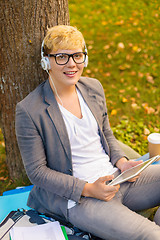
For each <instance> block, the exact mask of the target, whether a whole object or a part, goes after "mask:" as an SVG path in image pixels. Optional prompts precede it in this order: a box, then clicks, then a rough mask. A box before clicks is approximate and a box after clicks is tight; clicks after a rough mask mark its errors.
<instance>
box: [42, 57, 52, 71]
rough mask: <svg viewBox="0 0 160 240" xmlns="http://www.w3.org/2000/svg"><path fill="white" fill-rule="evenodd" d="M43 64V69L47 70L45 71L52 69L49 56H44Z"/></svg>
mask: <svg viewBox="0 0 160 240" xmlns="http://www.w3.org/2000/svg"><path fill="white" fill-rule="evenodd" d="M41 66H42V68H43V70H45V71H46V70H50V69H51V66H50V62H49V59H48V57H42V59H41Z"/></svg>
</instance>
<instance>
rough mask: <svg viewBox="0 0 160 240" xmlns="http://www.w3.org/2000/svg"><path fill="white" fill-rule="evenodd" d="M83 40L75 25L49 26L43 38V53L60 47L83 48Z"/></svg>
mask: <svg viewBox="0 0 160 240" xmlns="http://www.w3.org/2000/svg"><path fill="white" fill-rule="evenodd" d="M84 47H85V41H84V37H83V35H82V33H81V32H80V31H79V30H78V29H77V28H75V27H72V26H68V25H58V26H54V27H52V28H49V29H48V31H47V34H46V36H45V38H44V46H43V51H44V55H45V54H49V53H51V52H52V51H54V52H56V51H57V50H60V49H66V50H70V49H73V50H74V49H78V48H80V49H84Z"/></svg>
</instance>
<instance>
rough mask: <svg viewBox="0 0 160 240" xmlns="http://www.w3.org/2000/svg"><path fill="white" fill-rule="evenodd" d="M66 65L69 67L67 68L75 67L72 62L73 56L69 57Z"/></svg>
mask: <svg viewBox="0 0 160 240" xmlns="http://www.w3.org/2000/svg"><path fill="white" fill-rule="evenodd" d="M67 65H69V66H75V65H76V63H75V61H74V60H73V56H70V57H69V61H68V63H67Z"/></svg>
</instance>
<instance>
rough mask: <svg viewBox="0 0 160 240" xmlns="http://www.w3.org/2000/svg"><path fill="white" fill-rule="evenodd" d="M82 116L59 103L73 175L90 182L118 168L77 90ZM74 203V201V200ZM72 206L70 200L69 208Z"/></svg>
mask: <svg viewBox="0 0 160 240" xmlns="http://www.w3.org/2000/svg"><path fill="white" fill-rule="evenodd" d="M77 94H78V98H79V103H80V107H81V112H82V118H81V119H79V118H77V117H76V116H75V115H73V114H72V113H71V112H69V111H68V110H66V109H65V108H64V107H62V106H61V105H60V104H59V107H60V110H61V112H62V116H63V119H64V122H65V124H66V128H67V132H68V136H69V140H70V145H71V153H72V167H73V176H75V177H77V178H79V179H82V180H85V181H87V182H89V183H92V182H94V181H96V180H97V179H98V178H99V177H102V176H106V175H111V174H113V173H114V172H115V171H116V170H117V168H116V167H113V165H112V164H111V162H110V161H109V160H110V159H109V156H108V155H107V154H106V153H105V151H104V149H103V146H102V144H101V140H100V136H99V134H98V124H97V121H96V120H95V118H94V116H93V114H92V112H91V111H90V109H89V107H88V106H87V104H86V102H85V101H84V99H83V97H82V96H81V94H80V92H79V91H78V90H77ZM72 203H73V201H72ZM72 206H73V205H72V204H71V206H70V201H69V208H70V207H72Z"/></svg>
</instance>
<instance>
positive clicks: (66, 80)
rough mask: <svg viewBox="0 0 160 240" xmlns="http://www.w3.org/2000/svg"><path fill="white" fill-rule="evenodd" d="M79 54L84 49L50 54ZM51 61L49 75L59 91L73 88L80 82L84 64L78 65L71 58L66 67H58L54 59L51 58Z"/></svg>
mask: <svg viewBox="0 0 160 240" xmlns="http://www.w3.org/2000/svg"><path fill="white" fill-rule="evenodd" d="M78 52H82V49H80V48H78V49H74V50H63V49H62V50H58V51H56V52H53V51H52V52H51V53H50V54H58V53H67V54H73V53H78ZM62 57H63V56H62ZM49 60H50V66H51V69H50V70H49V73H50V75H51V77H52V80H53V82H54V84H55V87H56V89H57V90H58V91H60V90H62V89H64V88H66V87H69V86H73V85H75V84H76V83H77V82H78V80H79V78H80V76H81V75H82V72H83V68H84V63H81V64H77V63H75V62H74V60H73V58H72V57H70V59H69V61H68V63H66V64H65V65H58V64H57V63H56V61H55V58H54V57H49Z"/></svg>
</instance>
